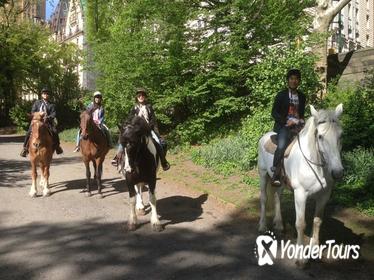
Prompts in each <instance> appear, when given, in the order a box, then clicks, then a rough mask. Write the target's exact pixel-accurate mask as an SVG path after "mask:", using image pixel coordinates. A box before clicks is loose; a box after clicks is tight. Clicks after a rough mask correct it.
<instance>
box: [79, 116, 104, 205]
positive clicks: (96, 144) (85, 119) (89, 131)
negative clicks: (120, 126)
mask: <svg viewBox="0 0 374 280" xmlns="http://www.w3.org/2000/svg"><path fill="white" fill-rule="evenodd" d="M80 119H81V121H80V128H81V138H82V139H81V141H80V144H79V145H80V151H81V153H82V158H83V162H84V165H85V166H86V178H87V186H86V192H87V196H91V186H90V185H91V171H90V162H92V164H93V167H94V170H95V178H96V182H97V189H98V194H99V196H100V198H102V197H103V196H102V194H101V188H102V185H101V176H102V174H103V162H104V160H105V156H106V154H107V153H108V151H109V147H108V143H107V140H106V137H105V136H104V134H103V133H102V132H101V131H100V129H99V128H98V127H97V125H96V124H95V123H94V121H93V119H92V112H90V111H83V112H82V113H81V116H80Z"/></svg>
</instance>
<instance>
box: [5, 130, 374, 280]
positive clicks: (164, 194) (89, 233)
mask: <svg viewBox="0 0 374 280" xmlns="http://www.w3.org/2000/svg"><path fill="white" fill-rule="evenodd" d="M21 141H22V137H18V136H15V135H9V136H0V279H108V280H109V279H141V278H142V279H259V278H264V279H356V278H357V279H373V278H374V273H373V264H374V263H371V262H370V261H369V260H367V259H365V258H361V259H360V260H358V261H336V262H330V261H324V260H322V261H321V262H312V263H311V265H310V267H309V268H308V269H306V270H300V269H297V268H296V266H295V265H294V262H293V261H290V260H279V261H278V260H276V263H275V265H273V266H267V267H259V266H258V265H257V259H256V258H255V257H254V254H253V248H254V245H255V240H256V237H257V235H258V234H257V222H258V221H257V217H255V218H250V217H248V216H247V215H244V214H243V213H241V212H240V211H239V210H237V209H235V208H233V207H231V206H229V205H225V204H222V203H220V202H218V201H217V200H215V199H213V198H212V197H210V196H208V195H206V194H204V193H200V192H197V191H193V190H190V189H187V188H184V187H183V186H180V185H179V184H177V183H173V182H172V181H171V180H164V179H163V174H162V173H160V176H159V177H160V178H161V179H160V180H159V181H158V185H157V198H158V205H157V206H158V212H159V216H160V220H161V222H162V223H163V224H164V226H165V230H164V231H163V232H161V233H154V232H151V230H150V225H149V214H147V215H146V216H144V217H140V218H139V221H140V224H141V225H140V227H139V229H137V231H135V232H127V231H126V230H125V222H126V220H127V215H128V194H127V192H126V189H125V187H124V183H123V180H122V178H121V177H120V176H119V174H118V173H116V171H115V169H114V168H113V167H111V166H110V164H109V160H107V161H106V163H105V167H104V186H105V189H104V196H105V198H104V199H98V197H97V196H95V195H94V196H93V197H90V198H86V197H85V196H84V194H82V193H80V190H81V189H82V187H83V186H84V184H85V180H84V174H85V171H84V166H83V164H82V162H81V160H80V157H79V155H77V154H73V153H72V152H71V151H72V150H73V146H72V145H68V144H65V145H63V147H64V150H65V153H64V155H63V156H55V157H54V160H53V164H52V167H51V178H50V183H51V187H52V196H51V197H49V198H41V197H38V198H36V199H31V198H29V197H28V191H29V187H30V183H31V179H30V171H29V162H28V159H23V158H21V157H19V156H18V153H19V151H20V148H21ZM168 172H170V173H172V172H173V169H171V170H170V171H168ZM332 220H334V219H332ZM335 227H340V230H341V229H342V228H344V229H345V230H346V231H345V233H346V234H345V236H344V237H345V238H346V240H347V238H348V240H350V241H357V242H359V241H360V240H361V239H362V238H361V237H360V236H359V235H358V234H356V233H355V232H352V231H351V230H350V229H349V228H345V226H344V224H343V223H342V222H340V224H339V221H338V220H336V225H335ZM290 231H291V232H292V229H290ZM329 232H330V235H331V234H332V232H331V231H329ZM348 233H349V234H348ZM291 235H292V234H291ZM360 238H361V239H360Z"/></svg>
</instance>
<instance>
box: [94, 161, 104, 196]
mask: <svg viewBox="0 0 374 280" xmlns="http://www.w3.org/2000/svg"><path fill="white" fill-rule="evenodd" d="M95 170H96V172H95V173H96V182H97V193H98V195H99V198H103V194H102V193H101V188H102V185H101V176H102V175H103V161H102V160H101V159H100V158H99V159H98V160H97V162H96V168H95Z"/></svg>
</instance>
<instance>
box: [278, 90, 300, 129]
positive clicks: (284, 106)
mask: <svg viewBox="0 0 374 280" xmlns="http://www.w3.org/2000/svg"><path fill="white" fill-rule="evenodd" d="M297 92H298V94H299V108H298V111H299V112H298V113H299V117H300V118H301V119H304V113H305V102H306V98H305V95H304V94H303V93H302V92H301V91H297ZM288 95H289V90H288V89H285V90H282V91H281V92H279V93H278V94H277V96H276V97H275V100H274V104H273V109H272V110H271V115H272V117H273V118H274V120H275V123H274V128H273V130H274V131H275V132H279V129H280V128H281V127H283V126H285V125H286V123H287V115H288V107H289V105H290V98H289V96H288Z"/></svg>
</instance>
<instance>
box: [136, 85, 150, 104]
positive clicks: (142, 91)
mask: <svg viewBox="0 0 374 280" xmlns="http://www.w3.org/2000/svg"><path fill="white" fill-rule="evenodd" d="M140 95H143V96H144V97H145V98H146V99H147V97H148V94H147V90H146V89H145V88H137V89H136V94H135V102H136V103H137V102H138V99H137V98H138V97H139V96H140Z"/></svg>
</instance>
